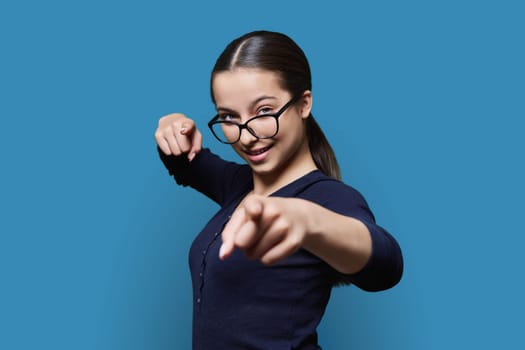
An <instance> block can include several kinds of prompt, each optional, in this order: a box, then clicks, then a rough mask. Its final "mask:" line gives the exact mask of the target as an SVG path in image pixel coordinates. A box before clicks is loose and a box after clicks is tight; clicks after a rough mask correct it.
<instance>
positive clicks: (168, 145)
mask: <svg viewBox="0 0 525 350" xmlns="http://www.w3.org/2000/svg"><path fill="white" fill-rule="evenodd" d="M155 140H156V141H157V145H158V146H159V148H160V149H161V150H162V152H164V154H166V155H175V156H180V155H182V154H188V160H189V161H192V160H193V158H195V156H196V155H197V153H199V152H200V151H201V148H202V135H201V133H200V131H199V130H198V129H197V127H196V126H195V122H194V121H193V120H192V119H189V118H188V117H186V116H185V115H184V114H180V113H173V114H168V115H166V116H164V117H162V118H160V119H159V125H158V127H157V130H156V131H155Z"/></svg>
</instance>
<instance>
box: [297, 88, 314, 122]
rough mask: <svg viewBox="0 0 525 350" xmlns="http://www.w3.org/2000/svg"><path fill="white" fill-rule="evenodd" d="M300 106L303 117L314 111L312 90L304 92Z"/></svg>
mask: <svg viewBox="0 0 525 350" xmlns="http://www.w3.org/2000/svg"><path fill="white" fill-rule="evenodd" d="M299 108H300V112H301V117H302V118H303V119H306V118H308V117H309V116H310V113H311V112H312V92H311V91H310V90H306V91H305V92H303V96H301V98H300V99H299Z"/></svg>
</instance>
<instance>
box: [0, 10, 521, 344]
mask: <svg viewBox="0 0 525 350" xmlns="http://www.w3.org/2000/svg"><path fill="white" fill-rule="evenodd" d="M524 15H525V12H524V6H523V5H521V2H518V1H514V2H513V1H392V2H389V1H368V2H344V1H340V2H335V1H322V2H318V3H313V2H312V4H307V3H305V2H299V1H297V2H292V1H289V2H284V1H264V2H258V3H253V4H249V5H248V4H247V3H246V2H238V3H234V2H231V3H225V2H211V1H209V2H202V1H195V2H193V3H191V4H190V2H184V3H180V2H176V1H171V2H170V1H165V2H151V1H150V2H146V1H144V2H137V1H121V2H118V1H89V2H88V1H78V2H73V1H47V2H38V1H17V2H15V1H3V2H2V3H1V4H0V53H1V54H0V116H1V124H0V156H1V164H2V165H1V172H0V176H1V182H0V191H1V192H0V205H1V207H0V209H1V211H0V349H129V350H138V349H189V348H190V342H191V304H192V303H191V288H190V276H189V271H188V267H187V251H188V248H189V246H190V243H191V241H192V238H193V236H194V235H195V234H196V233H197V232H198V231H199V230H200V228H201V227H202V226H203V225H204V224H205V222H206V221H207V219H208V218H209V217H210V216H211V215H212V214H213V213H214V212H215V211H216V209H217V208H216V207H215V205H214V204H213V203H211V202H209V201H208V200H206V199H205V198H203V197H202V196H201V195H199V194H198V193H194V192H193V191H191V190H189V189H185V188H179V187H177V186H176V185H175V184H174V182H173V180H172V179H171V178H169V177H168V175H167V172H166V171H165V169H164V168H163V167H162V165H161V163H160V161H159V160H158V158H157V154H156V149H155V143H154V139H153V132H154V130H155V128H156V125H157V120H158V118H159V117H160V116H162V115H164V114H167V113H170V112H174V111H181V112H184V113H186V114H188V115H189V116H191V117H192V118H194V119H195V120H196V121H197V123H198V125H199V126H200V127H201V129H203V134H204V136H205V145H206V146H210V147H212V148H213V149H214V150H215V151H217V152H218V153H220V154H222V155H224V156H225V157H229V158H231V159H237V158H235V156H234V155H233V153H232V152H231V151H230V150H228V148H227V147H226V146H222V145H219V144H217V143H216V142H214V141H213V140H212V138H211V135H210V133H209V132H208V131H207V130H206V129H205V123H206V122H207V121H208V119H209V118H210V117H211V116H212V115H213V113H214V108H213V105H212V104H211V102H210V98H209V86H208V84H209V73H210V71H211V68H212V65H213V63H214V62H215V59H216V57H217V56H218V54H219V53H220V52H221V50H222V49H223V48H224V46H225V45H226V44H227V43H228V42H229V41H230V40H232V39H233V38H235V37H237V36H239V35H241V34H243V33H245V32H247V31H251V30H254V29H269V30H277V31H282V32H285V33H287V34H289V35H290V36H291V37H292V38H294V39H295V40H296V41H297V42H298V43H299V45H300V46H301V47H302V48H303V49H304V50H305V52H306V54H307V56H308V57H309V60H310V63H311V66H312V71H313V77H314V81H313V83H314V97H315V99H314V100H315V103H314V114H315V115H316V116H317V119H318V121H319V122H320V124H321V126H322V127H323V128H324V130H325V132H326V134H327V136H328V138H329V139H330V140H331V142H332V145H333V147H334V149H335V151H336V153H337V154H338V156H339V161H340V163H341V166H342V170H343V174H344V178H345V181H346V182H348V183H350V184H351V185H353V186H354V187H356V188H358V189H359V190H360V191H361V192H362V193H363V194H364V195H365V197H366V198H367V200H368V201H369V204H370V206H371V207H372V209H373V210H374V212H375V214H376V218H377V220H378V222H379V223H380V224H382V225H383V226H385V227H386V228H388V229H389V230H390V231H391V232H392V233H393V234H394V235H395V236H396V238H397V239H398V240H399V242H400V244H401V246H402V249H403V252H404V256H405V264H406V268H405V274H404V277H403V280H402V281H401V283H400V284H399V285H398V286H397V287H396V288H394V289H392V290H389V291H386V292H381V293H365V292H362V291H360V290H358V289H357V288H355V287H348V288H338V289H336V290H334V293H333V298H332V300H331V302H330V304H329V307H328V310H327V312H326V315H325V318H324V320H323V322H322V324H321V326H320V329H319V330H320V341H321V344H322V345H323V347H324V348H325V349H387V348H388V349H463V348H476V349H494V348H502V349H507V348H523V347H524V341H523V337H522V336H520V335H519V334H520V333H521V331H522V330H523V314H524V311H525V310H524V302H523V299H522V296H523V295H524V293H525V290H524V289H525V288H524V287H523V272H522V267H523V262H522V260H521V255H522V254H521V252H522V247H523V243H524V238H523V237H524V233H525V232H524V229H523V220H522V217H521V215H523V211H524V210H523V209H524V206H523V196H524V194H525V193H524V186H523V183H522V182H523V179H524V178H525V176H524V170H523V165H524V164H523V163H524V161H523V158H524V157H523V150H524V149H525V147H524V146H525V145H524V144H525V142H524V137H523V132H524V127H523V119H524V117H525V113H524V112H525V109H524V97H525V84H524V81H525V80H524V79H525V74H524V65H523V62H525V57H524V56H525V55H524V33H525V27H524V21H523V18H524Z"/></svg>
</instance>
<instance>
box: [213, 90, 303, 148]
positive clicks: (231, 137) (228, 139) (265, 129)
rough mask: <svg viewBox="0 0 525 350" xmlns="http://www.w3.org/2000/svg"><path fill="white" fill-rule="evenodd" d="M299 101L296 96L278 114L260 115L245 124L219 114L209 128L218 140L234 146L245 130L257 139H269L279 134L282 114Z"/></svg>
mask: <svg viewBox="0 0 525 350" xmlns="http://www.w3.org/2000/svg"><path fill="white" fill-rule="evenodd" d="M298 99H299V96H295V97H293V98H292V99H291V100H290V101H288V103H287V104H285V105H284V106H283V107H282V108H281V109H280V110H279V111H277V113H268V114H260V115H258V116H255V117H253V118H250V119H248V120H247V121H246V122H245V123H244V124H239V123H236V122H234V121H230V120H226V119H225V118H226V117H228V116H226V117H225V116H223V115H220V114H217V115H216V116H215V117H213V118H212V120H210V121H209V122H208V127H209V128H210V130H211V132H212V134H213V136H215V138H216V139H217V140H219V141H220V142H222V143H226V144H228V145H231V144H234V143H236V142H238V141H239V140H240V139H241V132H242V130H243V129H246V130H248V132H249V133H250V134H252V135H253V136H255V137H256V138H257V139H269V138H272V137H274V136H275V135H277V133H278V132H279V117H280V116H281V114H283V113H284V111H286V109H287V108H288V107H290V106H291V105H292V104H293V103H294V102H296V101H297V100H298Z"/></svg>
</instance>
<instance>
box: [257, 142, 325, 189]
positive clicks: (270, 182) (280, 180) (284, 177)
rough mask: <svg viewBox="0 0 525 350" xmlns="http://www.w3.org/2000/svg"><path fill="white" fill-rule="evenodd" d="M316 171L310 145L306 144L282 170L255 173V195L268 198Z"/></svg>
mask: <svg viewBox="0 0 525 350" xmlns="http://www.w3.org/2000/svg"><path fill="white" fill-rule="evenodd" d="M316 169H317V166H316V165H315V162H314V160H313V158H312V154H311V153H310V149H309V147H308V143H305V144H303V145H302V147H301V150H299V152H297V154H296V156H295V157H293V159H289V161H288V162H286V164H284V165H282V166H281V167H280V168H278V169H275V170H274V171H272V172H271V173H262V174H261V173H256V172H253V193H256V194H260V195H265V196H268V195H270V194H272V193H274V192H275V191H277V190H278V189H280V188H282V187H284V186H286V185H288V184H289V183H291V182H293V181H295V180H297V179H299V178H300V177H302V176H304V175H306V174H308V173H310V172H312V171H314V170H316Z"/></svg>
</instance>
